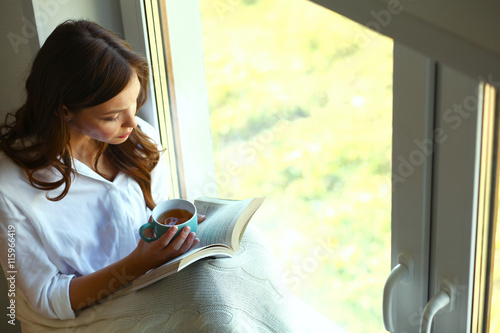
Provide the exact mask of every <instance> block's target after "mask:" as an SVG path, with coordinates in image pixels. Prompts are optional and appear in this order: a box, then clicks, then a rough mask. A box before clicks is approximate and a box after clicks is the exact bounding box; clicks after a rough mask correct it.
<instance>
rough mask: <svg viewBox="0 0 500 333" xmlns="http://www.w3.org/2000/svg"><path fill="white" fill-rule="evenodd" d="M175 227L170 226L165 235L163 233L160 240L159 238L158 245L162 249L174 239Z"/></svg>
mask: <svg viewBox="0 0 500 333" xmlns="http://www.w3.org/2000/svg"><path fill="white" fill-rule="evenodd" d="M177 229H178V228H177V226H175V225H174V226H172V227H171V228H169V229H168V230H167V232H166V233H164V234H163V235H162V236H161V237H160V238H159V245H160V246H161V247H162V248H166V247H167V246H168V245H169V243H170V241H171V240H172V238H174V235H175V233H176V232H177Z"/></svg>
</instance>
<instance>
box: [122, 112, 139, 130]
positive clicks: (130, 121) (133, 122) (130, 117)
mask: <svg viewBox="0 0 500 333" xmlns="http://www.w3.org/2000/svg"><path fill="white" fill-rule="evenodd" d="M137 124H138V123H137V118H136V116H135V108H134V109H133V110H132V108H131V109H129V110H127V111H125V117H124V119H123V124H122V127H128V128H136V127H137Z"/></svg>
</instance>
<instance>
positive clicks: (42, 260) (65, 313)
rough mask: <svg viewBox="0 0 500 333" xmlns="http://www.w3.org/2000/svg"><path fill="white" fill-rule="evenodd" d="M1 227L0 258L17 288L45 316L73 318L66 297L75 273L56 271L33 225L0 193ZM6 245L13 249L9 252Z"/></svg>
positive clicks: (6, 272)
mask: <svg viewBox="0 0 500 333" xmlns="http://www.w3.org/2000/svg"><path fill="white" fill-rule="evenodd" d="M0 229H1V232H2V234H3V235H7V237H6V238H4V239H2V241H1V242H0V259H1V264H2V268H3V270H4V273H5V275H6V276H7V277H9V276H10V275H12V274H14V275H15V279H16V287H17V288H19V289H20V290H21V291H22V292H23V294H24V295H25V296H26V298H27V299H28V301H29V302H30V303H31V305H32V306H33V308H34V309H35V310H37V311H38V312H39V313H40V314H42V315H43V316H44V317H47V318H56V319H73V318H75V313H74V311H73V310H72V308H71V303H70V300H69V284H70V281H71V279H72V278H73V277H75V275H65V274H62V273H61V272H60V271H59V269H58V268H57V267H56V266H55V265H54V264H53V262H52V261H51V260H50V258H49V257H48V255H47V251H46V250H45V248H44V246H43V244H42V242H41V239H40V237H38V234H37V231H36V228H35V227H34V226H33V224H32V223H31V222H30V221H29V220H28V218H27V217H26V216H25V215H24V214H23V213H22V211H21V210H20V209H19V208H18V207H16V205H15V204H14V203H13V202H12V201H11V200H9V199H8V198H6V197H5V196H4V195H3V194H2V193H0ZM9 248H13V249H14V250H13V251H12V250H10V252H9ZM9 253H10V254H11V255H10V257H9ZM12 253H13V254H14V256H12ZM9 272H10V273H9Z"/></svg>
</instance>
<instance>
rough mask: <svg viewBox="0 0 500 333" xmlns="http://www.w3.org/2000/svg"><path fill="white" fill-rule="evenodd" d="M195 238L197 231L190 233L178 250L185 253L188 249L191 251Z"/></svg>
mask: <svg viewBox="0 0 500 333" xmlns="http://www.w3.org/2000/svg"><path fill="white" fill-rule="evenodd" d="M195 239H196V233H194V232H192V233H190V234H189V235H188V236H187V238H186V240H185V241H184V243H183V244H182V246H181V247H180V249H179V251H177V252H178V253H179V254H183V253H186V252H187V251H189V250H190V249H191V248H192V247H193V244H194V241H195Z"/></svg>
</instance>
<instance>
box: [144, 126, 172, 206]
mask: <svg viewBox="0 0 500 333" xmlns="http://www.w3.org/2000/svg"><path fill="white" fill-rule="evenodd" d="M138 120H139V121H138V122H139V126H140V128H141V130H142V131H143V132H144V133H145V134H146V135H147V136H149V137H150V138H151V140H153V142H154V143H156V146H157V147H158V149H159V150H160V151H161V155H160V160H159V161H158V164H157V165H156V167H155V168H154V169H153V171H152V172H151V194H152V196H153V200H154V201H155V203H156V204H158V203H160V202H162V201H165V200H168V199H169V191H170V172H169V170H168V166H167V161H166V159H165V154H166V151H165V150H164V149H163V147H162V146H161V143H160V136H159V135H158V132H157V131H156V130H155V129H154V128H153V126H151V125H150V124H148V123H147V122H145V121H144V120H142V119H140V118H138Z"/></svg>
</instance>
